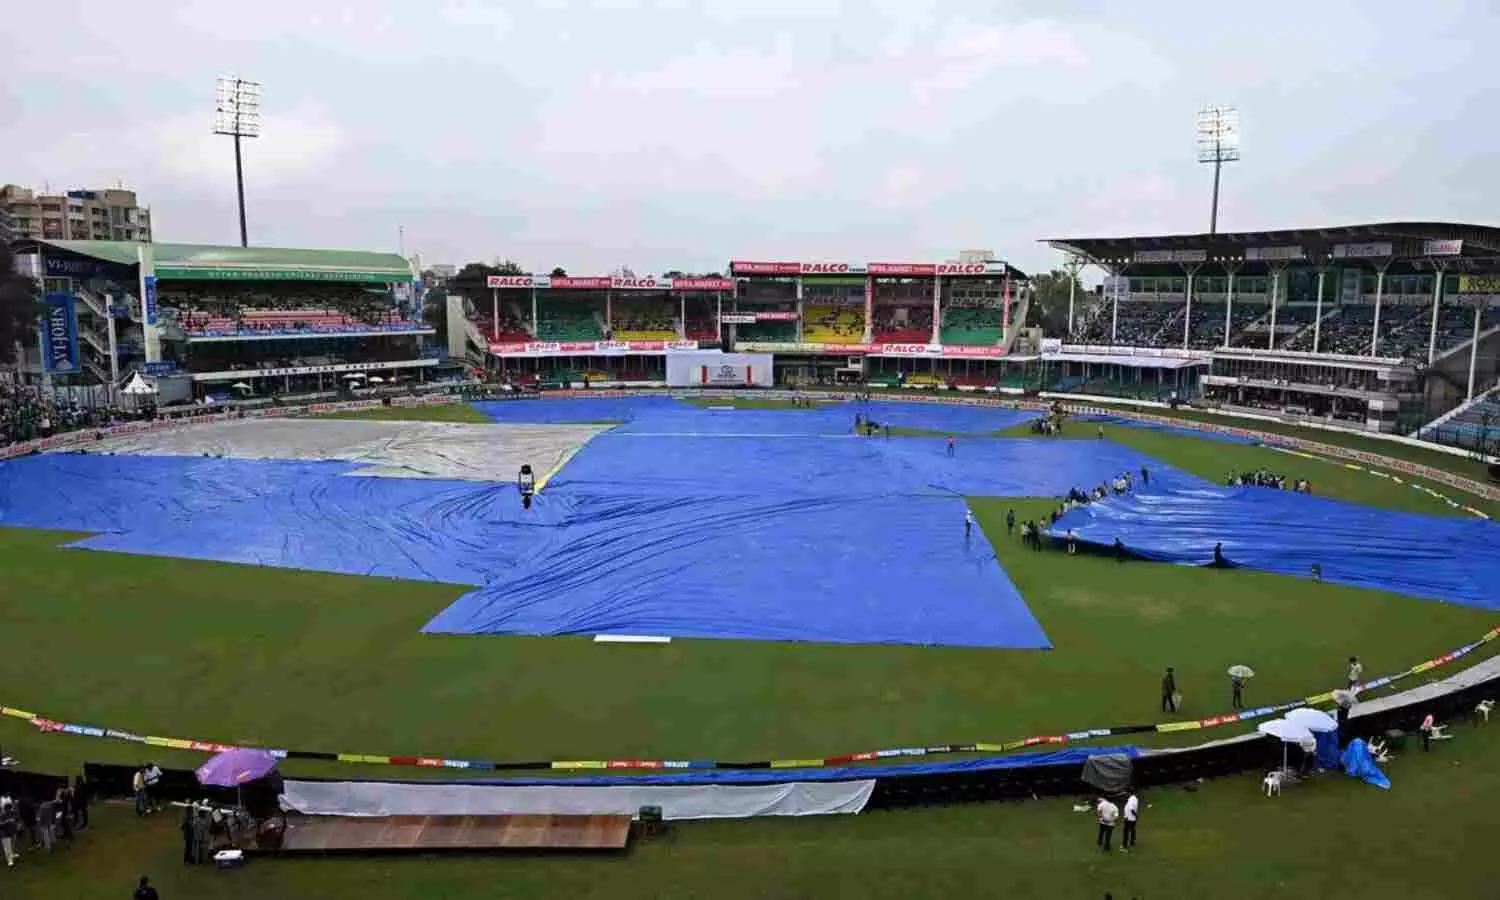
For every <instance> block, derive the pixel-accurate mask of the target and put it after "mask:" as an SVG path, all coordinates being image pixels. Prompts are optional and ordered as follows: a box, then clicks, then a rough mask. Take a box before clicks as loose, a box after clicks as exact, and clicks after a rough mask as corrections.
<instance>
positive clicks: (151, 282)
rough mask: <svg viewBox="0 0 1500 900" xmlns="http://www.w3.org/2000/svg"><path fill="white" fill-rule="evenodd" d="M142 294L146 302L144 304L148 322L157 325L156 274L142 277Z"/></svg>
mask: <svg viewBox="0 0 1500 900" xmlns="http://www.w3.org/2000/svg"><path fill="white" fill-rule="evenodd" d="M141 294H142V295H143V300H144V303H143V304H142V305H143V306H144V308H145V311H146V324H147V325H155V324H156V276H155V275H146V276H144V277H143V278H141Z"/></svg>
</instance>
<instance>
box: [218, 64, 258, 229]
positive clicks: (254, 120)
mask: <svg viewBox="0 0 1500 900" xmlns="http://www.w3.org/2000/svg"><path fill="white" fill-rule="evenodd" d="M214 134H227V135H229V136H230V137H232V138H234V186H235V191H236V193H237V194H238V196H239V201H240V246H241V247H248V246H250V236H249V232H248V231H247V230H246V229H245V169H244V164H243V163H242V162H241V161H240V139H241V138H253V137H260V83H259V82H255V81H246V80H245V79H243V78H240V77H238V76H235V75H220V76H219V84H218V89H217V90H216V91H215V102H214Z"/></svg>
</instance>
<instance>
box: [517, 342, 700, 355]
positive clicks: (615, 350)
mask: <svg viewBox="0 0 1500 900" xmlns="http://www.w3.org/2000/svg"><path fill="white" fill-rule="evenodd" d="M697 349H698V342H697V341H515V342H511V343H503V344H502V343H496V344H490V352H491V353H493V354H494V355H496V356H610V355H615V354H620V353H668V352H676V351H679V350H697Z"/></svg>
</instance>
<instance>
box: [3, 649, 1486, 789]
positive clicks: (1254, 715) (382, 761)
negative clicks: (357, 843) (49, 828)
mask: <svg viewBox="0 0 1500 900" xmlns="http://www.w3.org/2000/svg"><path fill="white" fill-rule="evenodd" d="M1497 637H1500V627H1495V628H1492V629H1490V630H1489V631H1488V632H1486V633H1485V635H1484V636H1483V637H1481V638H1480V639H1479V640H1477V641H1474V642H1472V643H1469V644H1465V645H1464V646H1462V647H1459V648H1458V649H1456V650H1453V651H1452V652H1449V653H1445V654H1443V655H1442V656H1436V657H1433V658H1432V659H1429V660H1426V661H1425V662H1421V663H1418V664H1417V665H1415V666H1412V667H1411V668H1409V669H1406V670H1404V671H1401V672H1397V673H1396V674H1394V675H1387V676H1385V677H1382V678H1376V679H1374V680H1372V681H1368V682H1366V683H1365V684H1364V686H1363V687H1362V690H1374V689H1376V688H1381V687H1384V686H1386V685H1388V684H1392V683H1394V682H1397V681H1401V680H1402V679H1405V678H1408V677H1410V676H1412V675H1420V674H1422V673H1424V672H1429V671H1431V670H1433V669H1435V668H1438V667H1439V666H1444V665H1447V664H1448V663H1451V662H1453V661H1454V660H1456V659H1459V658H1460V657H1463V656H1467V655H1468V654H1469V653H1471V652H1473V651H1474V650H1476V649H1478V648H1479V647H1481V646H1483V645H1485V644H1488V643H1490V642H1491V641H1493V640H1495V639H1496V638H1497ZM1333 699H1334V692H1333V691H1331V690H1330V691H1324V692H1323V693H1321V694H1314V695H1312V696H1309V697H1303V698H1302V699H1300V700H1294V701H1291V702H1289V703H1281V704H1277V705H1275V706H1262V707H1258V708H1256V709H1248V710H1241V711H1239V712H1233V713H1227V714H1223V715H1217V716H1209V717H1206V718H1202V719H1189V720H1186V721H1182V722H1161V723H1158V724H1155V725H1117V726H1113V727H1110V728H1090V729H1086V730H1082V731H1073V732H1069V733H1066V734H1054V735H1039V736H1033V737H1028V738H1021V739H1019V740H1011V741H1002V742H992V741H975V742H973V743H967V744H939V745H935V746H927V747H900V748H896V749H889V750H871V751H866V752H864V753H848V754H844V755H840V756H828V757H823V758H821V759H777V760H762V761H758V762H721V761H717V760H658V759H612V760H557V761H518V762H517V761H512V762H494V761H490V760H478V759H448V758H446V757H439V756H387V755H383V754H366V753H324V752H318V751H312V750H272V751H271V753H272V755H274V756H276V757H278V758H280V759H307V760H321V761H326V762H343V763H366V764H372V765H390V766H415V767H418V768H431V769H478V770H487V771H492V770H528V769H530V770H535V769H550V770H558V771H580V770H618V771H660V770H681V769H816V768H823V767H826V766H841V765H847V764H849V763H857V762H872V761H875V760H882V759H896V758H906V757H916V756H937V755H942V754H948V753H1010V752H1012V751H1016V750H1024V749H1027V748H1029V747H1040V746H1052V745H1058V744H1068V743H1072V742H1076V741H1085V740H1093V739H1094V738H1103V737H1114V736H1119V735H1126V734H1142V733H1146V732H1155V733H1158V734H1171V733H1174V732H1179V731H1198V730H1201V729H1205V728H1215V727H1218V726H1220V725H1230V724H1233V723H1235V722H1247V721H1251V720H1254V719H1261V718H1265V717H1267V716H1272V715H1276V714H1278V713H1282V712H1285V711H1287V710H1289V709H1295V708H1297V707H1300V706H1318V705H1323V704H1327V703H1331V702H1333ZM0 715H3V716H8V717H10V718H13V719H20V720H22V721H25V722H30V723H31V724H32V725H34V726H35V727H36V728H37V729H38V730H40V731H42V732H44V733H49V734H76V735H82V736H85V737H96V738H110V739H113V740H120V741H129V742H131V743H136V744H141V745H144V746H147V747H164V748H167V749H171V750H196V751H198V752H201V753H221V752H223V751H225V750H231V749H234V747H235V746H236V745H234V744H226V743H222V742H219V741H203V740H190V739H187V738H169V737H158V736H154V735H139V734H136V733H134V732H130V731H122V730H119V729H114V728H99V727H97V726H93V725H77V724H72V723H68V722H61V721H57V720H54V719H49V718H46V717H43V716H41V715H38V714H37V713H33V712H27V711H26V710H23V709H16V708H14V707H10V706H0Z"/></svg>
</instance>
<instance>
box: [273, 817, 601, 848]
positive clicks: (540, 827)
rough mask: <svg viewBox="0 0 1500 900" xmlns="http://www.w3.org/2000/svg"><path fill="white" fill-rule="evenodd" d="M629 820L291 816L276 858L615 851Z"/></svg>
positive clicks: (597, 818) (589, 818)
mask: <svg viewBox="0 0 1500 900" xmlns="http://www.w3.org/2000/svg"><path fill="white" fill-rule="evenodd" d="M629 839H630V816H550V815H525V816H388V817H378V818H366V817H357V816H296V817H292V818H289V819H288V820H287V828H286V834H285V837H284V838H283V839H282V846H281V852H282V853H361V852H363V853H396V852H424V851H434V850H469V851H486V850H489V851H493V850H621V849H624V847H625V844H626V842H627V841H628V840H629Z"/></svg>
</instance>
